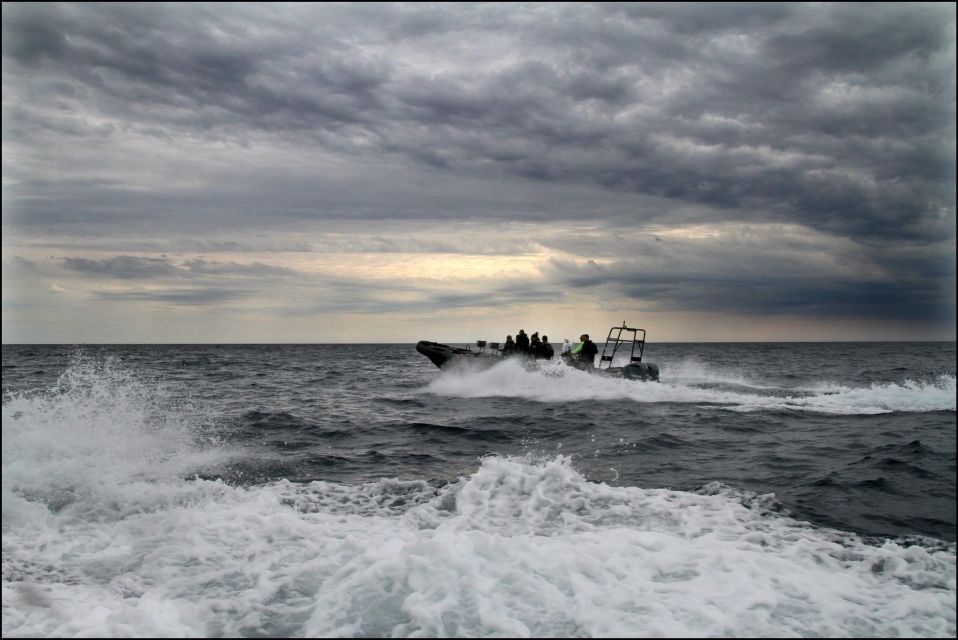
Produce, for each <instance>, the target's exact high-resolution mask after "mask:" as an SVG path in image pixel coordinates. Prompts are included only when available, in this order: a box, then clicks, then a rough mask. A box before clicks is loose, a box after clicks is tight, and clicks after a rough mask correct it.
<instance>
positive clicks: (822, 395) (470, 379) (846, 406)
mask: <svg viewBox="0 0 958 640" xmlns="http://www.w3.org/2000/svg"><path fill="white" fill-rule="evenodd" d="M663 377H664V376H663ZM955 389H956V387H955V376H954V375H950V374H941V375H938V376H937V377H935V378H932V379H928V380H921V381H917V380H905V381H903V382H901V383H894V382H889V383H874V384H871V385H869V386H864V387H852V386H848V385H844V384H837V383H821V384H819V385H815V386H812V387H807V386H806V387H795V388H791V389H789V388H785V387H780V386H769V385H767V384H762V383H756V382H754V381H751V380H749V379H748V378H747V377H746V376H744V375H740V374H737V373H735V372H731V373H727V372H726V373H722V374H716V373H715V372H712V371H709V370H708V369H706V368H704V367H701V366H696V365H689V364H686V365H683V366H681V367H678V368H677V370H676V371H672V369H669V372H668V377H667V381H666V382H637V381H633V380H622V379H614V378H606V377H602V376H597V375H593V374H589V373H586V372H583V371H579V370H577V369H573V368H571V367H568V366H566V365H564V364H561V363H555V362H553V363H547V364H542V365H540V366H539V367H538V368H536V369H532V370H530V369H529V368H527V367H523V366H522V365H521V364H519V363H516V362H509V361H507V362H501V363H498V364H496V365H495V366H493V367H490V368H486V369H484V370H476V369H470V368H469V367H458V368H455V369H451V370H444V371H442V372H441V373H440V374H439V375H438V377H437V378H436V379H435V380H433V381H432V382H431V383H429V385H427V386H426V388H425V391H426V392H428V393H433V394H436V395H441V396H452V397H463V398H487V397H514V398H524V399H527V400H531V401H535V402H578V401H582V400H599V401H603V400H609V401H611V400H631V401H634V402H641V403H650V402H670V403H691V404H712V405H720V406H722V407H723V408H725V409H728V410H730V411H743V412H751V411H798V412H813V413H822V414H836V415H874V414H880V413H892V412H922V413H923V412H931V411H955Z"/></svg>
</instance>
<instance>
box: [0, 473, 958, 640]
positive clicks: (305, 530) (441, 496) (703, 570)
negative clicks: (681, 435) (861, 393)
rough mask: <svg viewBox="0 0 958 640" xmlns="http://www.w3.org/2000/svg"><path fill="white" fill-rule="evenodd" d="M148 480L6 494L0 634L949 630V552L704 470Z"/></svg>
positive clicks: (951, 607) (929, 632) (946, 632)
mask: <svg viewBox="0 0 958 640" xmlns="http://www.w3.org/2000/svg"><path fill="white" fill-rule="evenodd" d="M173 484H178V485H181V486H180V487H174V486H172V485H173ZM185 486H189V490H186V489H184V488H183V487H185ZM161 487H162V488H164V489H165V490H166V491H169V492H176V491H178V492H179V493H180V499H179V500H177V501H172V502H170V504H168V505H167V507H166V508H165V509H155V510H153V511H150V512H136V513H134V512H131V511H129V510H128V511H127V515H126V516H125V517H123V518H114V519H109V520H97V519H77V518H75V517H69V516H67V515H65V514H63V513H50V512H45V510H34V511H30V510H28V509H26V508H25V507H24V501H23V499H22V498H21V499H20V500H19V501H18V502H17V504H15V505H12V506H11V507H10V509H11V510H12V511H14V512H16V517H12V518H10V519H9V520H8V518H7V510H8V504H7V500H6V499H5V500H4V511H5V513H4V520H5V527H6V530H5V533H4V552H3V553H4V564H3V566H4V578H3V589H4V609H3V633H4V635H5V636H6V635H18V636H37V635H39V636H65V635H74V636H76V635H83V636H90V635H94V636H114V635H147V636H150V635H156V636H160V635H162V636H207V637H209V636H226V637H238V636H243V635H266V636H277V637H295V636H303V635H305V636H323V637H327V636H332V637H353V636H364V637H366V636H374V637H408V636H428V637H439V636H467V637H476V636H490V635H508V636H512V637H530V636H535V637H547V636H559V637H578V636H624V637H636V636H638V637H645V636H670V637H699V636H721V635H734V636H755V637H778V636H812V635H815V636H888V635H904V636H909V635H911V636H952V637H953V636H954V632H955V548H954V545H953V544H951V545H948V544H944V543H938V542H936V541H932V540H927V539H923V540H904V539H900V540H882V541H879V542H876V543H869V542H868V541H865V540H863V539H860V538H858V537H857V536H855V535H853V534H847V533H842V532H838V531H832V530H827V529H817V528H814V527H812V526H810V525H808V524H807V523H802V522H799V521H796V520H792V519H790V518H789V517H787V516H783V515H781V514H778V513H776V512H775V511H774V509H772V508H770V505H772V504H773V503H774V497H773V496H758V495H755V494H750V493H747V492H741V491H736V490H734V489H732V488H729V487H724V486H722V485H718V484H713V485H710V486H709V487H707V488H706V489H704V490H703V491H701V492H698V493H692V492H682V491H672V490H666V489H641V488H637V487H611V486H608V485H605V484H602V483H595V482H590V481H587V480H586V479H584V478H583V477H582V476H581V475H580V474H579V473H578V472H576V470H575V469H574V468H573V467H572V465H571V463H570V460H569V459H568V458H564V457H561V456H558V457H555V458H547V459H541V458H540V459H534V458H530V457H526V458H509V457H498V456H491V457H486V458H483V459H482V460H481V462H480V466H479V468H478V469H477V470H475V471H474V472H473V473H472V474H470V475H469V476H467V477H463V478H461V479H460V480H459V481H457V482H454V483H451V484H448V485H445V486H443V487H434V486H432V485H430V484H429V483H426V482H423V481H401V480H395V479H391V480H380V481H378V482H374V483H367V484H362V485H357V486H350V485H341V484H336V483H327V482H321V481H316V482H311V483H308V484H294V483H290V482H288V481H285V480H284V481H280V482H276V483H272V484H266V485H261V486H256V487H247V488H240V487H230V486H227V485H224V484H223V483H222V482H219V481H206V480H200V479H195V480H191V481H187V480H180V481H178V482H177V483H174V482H173V481H172V480H170V481H167V482H165V483H161ZM185 493H188V494H189V496H188V498H187V497H186V496H185Z"/></svg>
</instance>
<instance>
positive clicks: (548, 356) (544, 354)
mask: <svg viewBox="0 0 958 640" xmlns="http://www.w3.org/2000/svg"><path fill="white" fill-rule="evenodd" d="M539 353H540V354H541V355H539V357H540V358H542V359H543V360H552V356H554V355H555V349H553V348H552V345H551V344H549V336H542V342H541V343H540V344H539Z"/></svg>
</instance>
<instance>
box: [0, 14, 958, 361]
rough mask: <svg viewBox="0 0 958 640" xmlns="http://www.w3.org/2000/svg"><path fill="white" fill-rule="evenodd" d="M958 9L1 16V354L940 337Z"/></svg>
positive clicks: (951, 275)
mask: <svg viewBox="0 0 958 640" xmlns="http://www.w3.org/2000/svg"><path fill="white" fill-rule="evenodd" d="M955 56H956V53H955V5H954V4H953V3H946V4H945V3H942V4H922V3H907V4H906V3H901V4H894V3H893V4H876V5H871V4H862V3H853V4H834V5H820V4H814V5H811V4H809V5H805V4H791V3H787V4H786V3H774V4H761V3H743V4H734V3H708V4H671V3H667V4H654V3H649V4H645V3H643V4H623V3H613V4H601V3H599V4H580V3H557V4H511V3H501V4H499V3H496V4H462V3H447V4H439V5H423V4H380V3H369V4H333V3H323V4H315V5H311V4H292V5H277V4H242V5H229V4H220V3H216V4H209V5H203V4H194V3H189V4H175V5H165V4H164V5H159V4H151V3H136V4H129V5H124V4H48V3H15V2H14V3H3V223H2V224H3V229H2V231H3V294H2V295H3V342H4V343H24V342H57V343H60V342H62V343H98V342H107V343H112V342H143V343H147V342H367V341H372V342H376V341H382V342H395V341H398V342H414V341H416V340H419V339H430V340H439V341H463V342H465V341H472V340H475V339H477V338H481V339H488V340H502V339H503V338H504V337H505V335H506V334H507V333H510V334H515V333H516V332H517V330H518V329H520V328H524V329H525V330H526V331H527V332H529V333H531V332H532V331H539V332H540V333H546V334H548V335H550V337H551V338H552V341H553V342H556V341H560V340H561V338H563V337H569V338H575V337H577V336H578V335H579V333H582V332H583V331H586V332H589V333H591V334H593V336H595V335H600V336H605V334H606V333H607V332H608V329H609V327H610V326H611V325H612V324H620V323H621V322H622V321H623V320H625V321H628V322H629V324H630V326H640V327H644V328H646V329H647V330H648V332H649V340H650V341H653V342H655V341H690V340H691V341H694V340H701V341H712V340H717V341H724V340H736V341H750V340H880V339H892V340H898V339H949V340H953V339H954V337H955V308H956V307H955V255H956V249H955V170H956V167H955V101H956V94H955V72H956V69H955Z"/></svg>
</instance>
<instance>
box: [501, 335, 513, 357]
mask: <svg viewBox="0 0 958 640" xmlns="http://www.w3.org/2000/svg"><path fill="white" fill-rule="evenodd" d="M515 352H516V343H515V342H514V341H513V340H512V336H506V343H505V344H504V345H502V355H504V356H511V355H512V354H514V353H515Z"/></svg>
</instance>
